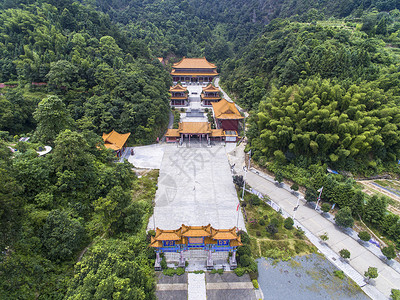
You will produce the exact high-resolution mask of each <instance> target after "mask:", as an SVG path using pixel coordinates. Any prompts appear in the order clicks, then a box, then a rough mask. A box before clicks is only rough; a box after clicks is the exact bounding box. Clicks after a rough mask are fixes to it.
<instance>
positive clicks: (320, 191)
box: [315, 187, 324, 210]
mask: <svg viewBox="0 0 400 300" xmlns="http://www.w3.org/2000/svg"><path fill="white" fill-rule="evenodd" d="M323 189H324V187H321V188H320V189H319V190H318V191H317V192H319V196H318V199H317V204H316V205H315V210H317V208H318V203H319V201H321V195H322V190H323Z"/></svg>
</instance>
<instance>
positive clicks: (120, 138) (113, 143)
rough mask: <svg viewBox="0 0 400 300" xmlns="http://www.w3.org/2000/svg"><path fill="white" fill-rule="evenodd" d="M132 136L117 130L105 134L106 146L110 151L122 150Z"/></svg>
mask: <svg viewBox="0 0 400 300" xmlns="http://www.w3.org/2000/svg"><path fill="white" fill-rule="evenodd" d="M130 135H131V133H130V132H128V133H124V134H121V133H118V132H116V131H115V130H113V131H111V132H110V133H103V141H104V146H105V147H106V148H108V149H112V150H120V149H122V147H123V146H124V145H125V143H126V141H127V139H128V138H129V136H130Z"/></svg>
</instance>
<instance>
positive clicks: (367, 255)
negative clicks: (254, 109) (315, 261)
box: [229, 146, 400, 299]
mask: <svg viewBox="0 0 400 300" xmlns="http://www.w3.org/2000/svg"><path fill="white" fill-rule="evenodd" d="M232 154H233V153H232ZM243 155H244V153H243V146H241V147H238V148H237V149H236V150H235V155H230V156H229V158H230V160H231V165H232V164H233V163H235V168H234V170H235V171H236V172H237V173H238V174H243V166H244V158H241V157H240V156H243ZM259 173H260V174H259V175H258V174H255V173H253V172H248V173H247V176H246V182H247V183H248V184H249V185H250V186H252V187H253V188H254V189H256V190H257V191H259V192H261V193H262V194H264V195H267V196H268V197H270V198H271V199H272V200H273V201H274V202H275V203H277V204H278V205H279V206H280V207H281V208H282V210H283V211H284V212H285V213H286V212H288V213H286V214H287V215H291V216H293V213H294V211H293V208H294V207H295V206H296V203H297V197H296V196H294V195H293V194H292V193H290V192H289V191H287V190H285V189H284V188H279V187H277V186H276V185H275V184H274V183H273V180H272V179H271V178H270V180H268V179H266V178H268V175H266V174H262V173H261V172H259ZM260 175H262V176H260ZM302 204H303V205H300V207H299V208H298V210H297V212H296V224H298V225H301V226H302V227H303V228H304V230H305V232H306V234H307V236H308V238H309V239H310V240H311V241H312V242H313V243H314V244H315V245H316V246H317V247H318V248H319V250H320V251H321V252H322V253H324V254H325V255H326V257H327V258H328V259H329V260H331V262H332V263H334V264H335V265H336V266H337V267H338V268H340V269H342V270H343V271H344V272H345V273H346V274H347V275H348V276H350V277H351V278H352V279H353V280H355V281H356V282H357V283H358V284H360V285H361V282H360V276H362V275H361V274H364V272H365V271H366V270H367V269H368V267H369V266H374V267H377V268H378V273H379V276H378V278H377V279H375V287H376V288H375V287H374V286H372V285H365V286H364V287H363V290H364V292H365V293H367V294H368V295H369V296H370V297H371V298H373V299H382V297H383V298H386V297H388V296H389V295H390V292H391V289H392V288H398V287H400V274H399V273H398V272H396V270H394V269H393V268H391V267H390V266H388V265H387V264H386V263H385V262H383V261H382V260H381V259H380V258H379V257H377V256H376V255H375V254H374V253H372V252H370V251H369V250H367V249H366V248H365V247H364V246H362V245H360V244H359V243H358V242H357V241H356V240H354V239H353V238H352V237H350V236H348V235H347V234H346V233H345V232H343V231H341V230H338V228H337V227H336V226H335V225H334V224H333V223H332V222H330V221H329V220H327V219H326V218H324V217H323V216H322V215H321V214H320V213H319V212H317V211H315V210H314V209H312V208H310V207H309V206H307V205H305V203H304V202H303V203H302ZM325 232H326V233H327V234H328V236H329V240H328V241H327V243H326V244H325V245H323V244H321V243H320V242H319V239H318V238H317V237H318V236H320V235H322V234H324V233H325ZM344 248H345V249H348V250H349V251H350V253H351V258H350V260H349V264H347V263H342V262H341V261H340V259H339V256H338V252H339V251H340V250H341V249H344ZM356 273H358V275H357V274H356ZM382 294H383V295H385V297H384V296H383V295H382Z"/></svg>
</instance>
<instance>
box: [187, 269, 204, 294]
mask: <svg viewBox="0 0 400 300" xmlns="http://www.w3.org/2000/svg"><path fill="white" fill-rule="evenodd" d="M206 294H207V293H206V276H205V274H204V273H201V274H196V273H189V274H188V300H206V298H207V296H206Z"/></svg>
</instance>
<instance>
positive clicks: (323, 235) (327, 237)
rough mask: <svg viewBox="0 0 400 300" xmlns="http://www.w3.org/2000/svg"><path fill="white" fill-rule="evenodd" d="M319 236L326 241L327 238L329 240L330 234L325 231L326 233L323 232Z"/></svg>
mask: <svg viewBox="0 0 400 300" xmlns="http://www.w3.org/2000/svg"><path fill="white" fill-rule="evenodd" d="M319 238H320V239H321V240H323V241H324V242H326V241H327V240H329V236H328V234H327V233H326V232H325V233H324V234H321V235H320V236H319Z"/></svg>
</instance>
